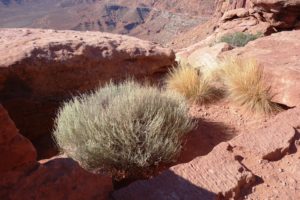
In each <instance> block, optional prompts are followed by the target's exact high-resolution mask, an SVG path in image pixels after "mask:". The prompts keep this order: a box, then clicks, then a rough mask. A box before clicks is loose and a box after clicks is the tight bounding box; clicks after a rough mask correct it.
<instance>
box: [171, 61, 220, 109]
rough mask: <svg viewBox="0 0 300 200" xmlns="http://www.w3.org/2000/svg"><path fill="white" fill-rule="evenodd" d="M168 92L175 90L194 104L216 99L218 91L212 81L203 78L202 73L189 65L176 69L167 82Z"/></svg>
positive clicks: (172, 71)
mask: <svg viewBox="0 0 300 200" xmlns="http://www.w3.org/2000/svg"><path fill="white" fill-rule="evenodd" d="M166 85H167V89H168V90H173V91H176V92H178V93H180V94H181V95H183V96H184V97H186V98H187V99H188V100H189V101H191V102H193V103H200V104H203V103H207V102H210V101H212V100H213V99H214V98H215V97H216V90H215V88H214V87H212V86H211V84H210V79H206V78H203V77H202V76H201V75H200V72H199V71H198V70H196V69H195V68H193V67H191V66H188V65H179V66H178V67H174V68H173V69H172V70H171V71H170V73H169V75H168V77H167V80H166Z"/></svg>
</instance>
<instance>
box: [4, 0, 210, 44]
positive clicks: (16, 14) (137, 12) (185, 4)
mask: <svg viewBox="0 0 300 200" xmlns="http://www.w3.org/2000/svg"><path fill="white" fill-rule="evenodd" d="M0 9H1V10H0V11H1V12H0V27H3V28H18V27H32V28H48V29H49V28H51V29H62V30H65V29H69V30H80V31H86V30H89V31H104V32H111V33H119V34H127V35H131V36H136V37H139V38H143V39H148V40H153V41H156V42H159V43H167V42H168V41H170V39H171V38H173V37H174V36H175V35H177V34H179V33H181V32H184V31H186V30H188V29H190V28H191V27H194V26H196V25H198V24H200V23H203V22H205V21H207V20H208V19H209V18H210V16H211V15H212V13H213V10H214V4H213V2H211V1H210V0H201V1H178V0H172V1H167V0H159V1H154V0H152V1H151V0H135V1H125V0H113V1H111V0H101V1H100V0H85V1H82V0H54V1H53V0H43V1H42V0H31V1H7V0H2V1H0Z"/></svg>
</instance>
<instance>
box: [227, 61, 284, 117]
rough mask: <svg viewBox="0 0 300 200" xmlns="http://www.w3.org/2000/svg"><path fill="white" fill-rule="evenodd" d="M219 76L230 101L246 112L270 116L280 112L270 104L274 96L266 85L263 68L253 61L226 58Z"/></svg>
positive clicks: (276, 106) (274, 105) (277, 107)
mask: <svg viewBox="0 0 300 200" xmlns="http://www.w3.org/2000/svg"><path fill="white" fill-rule="evenodd" d="M221 74H222V79H223V81H224V84H225V87H226V90H227V93H228V97H229V98H230V100H232V101H233V102H234V103H236V104H237V105H239V106H241V107H243V108H244V109H245V110H246V111H251V112H253V113H257V114H265V115H270V114H272V113H276V112H278V111H279V110H280V107H279V106H278V105H277V104H276V103H274V102H272V98H273V96H274V95H273V94H272V93H271V86H268V85H266V82H265V80H264V75H263V68H262V67H261V66H259V65H258V63H257V62H256V61H255V60H254V59H241V58H234V57H227V58H225V59H224V60H223V62H222V71H221Z"/></svg>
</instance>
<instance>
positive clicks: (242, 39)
mask: <svg viewBox="0 0 300 200" xmlns="http://www.w3.org/2000/svg"><path fill="white" fill-rule="evenodd" d="M261 36H262V34H261V33H257V34H250V33H243V32H236V33H232V34H227V35H224V36H223V37H221V39H220V40H219V42H226V43H228V44H230V45H232V46H235V47H243V46H245V45H246V44H248V42H250V41H253V40H256V39H257V38H259V37H261Z"/></svg>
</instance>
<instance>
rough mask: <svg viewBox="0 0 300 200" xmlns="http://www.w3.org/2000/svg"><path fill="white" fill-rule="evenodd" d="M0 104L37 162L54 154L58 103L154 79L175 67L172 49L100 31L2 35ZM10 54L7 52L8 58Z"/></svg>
mask: <svg viewBox="0 0 300 200" xmlns="http://www.w3.org/2000/svg"><path fill="white" fill-rule="evenodd" d="M0 32H1V37H0V54H1V56H0V100H1V102H2V104H3V106H4V107H5V108H6V109H7V110H8V112H9V113H10V115H11V118H12V119H13V121H14V122H15V123H16V126H17V127H18V128H19V129H20V130H21V132H22V134H23V135H24V136H26V137H27V138H29V139H30V140H31V141H32V142H33V144H34V145H35V147H36V148H37V152H38V154H39V158H49V157H51V156H53V155H55V154H56V153H57V152H56V151H55V149H53V147H52V146H53V143H51V142H49V141H51V135H50V133H51V131H52V126H53V119H54V118H55V115H56V112H57V109H58V107H59V106H60V105H61V103H62V102H63V101H65V100H67V99H69V98H70V96H72V95H77V94H79V93H82V92H87V91H90V90H92V89H94V88H96V87H98V86H99V85H103V84H104V83H106V82H108V81H110V80H113V81H120V80H124V79H125V78H128V77H134V78H136V79H147V80H149V81H151V80H155V81H157V78H158V77H160V76H161V75H162V74H164V73H165V72H167V71H168V68H169V67H171V66H172V65H173V64H174V62H175V61H174V59H175V55H174V53H173V52H172V50H170V49H166V48H163V47H161V46H159V45H156V44H154V43H151V42H146V41H142V40H139V39H136V38H132V37H128V36H121V35H113V34H107V33H100V32H74V31H51V30H25V29H3V30H1V31H0ZM7 51H9V53H7Z"/></svg>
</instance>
